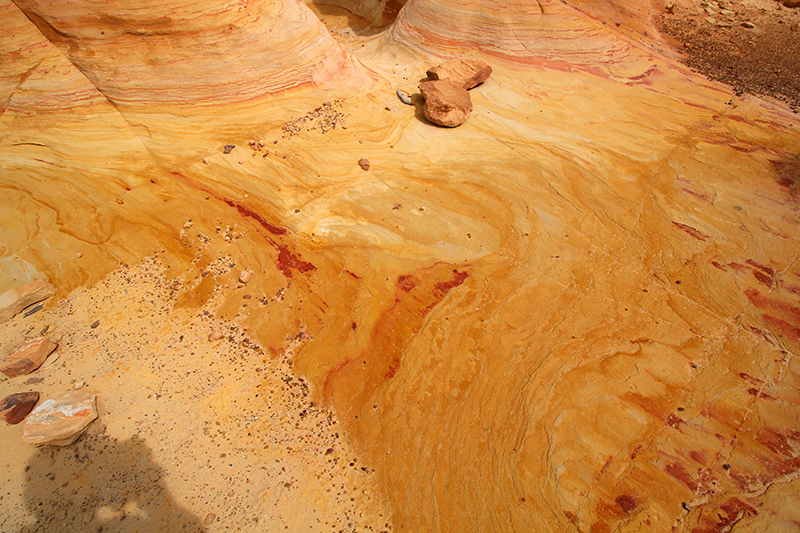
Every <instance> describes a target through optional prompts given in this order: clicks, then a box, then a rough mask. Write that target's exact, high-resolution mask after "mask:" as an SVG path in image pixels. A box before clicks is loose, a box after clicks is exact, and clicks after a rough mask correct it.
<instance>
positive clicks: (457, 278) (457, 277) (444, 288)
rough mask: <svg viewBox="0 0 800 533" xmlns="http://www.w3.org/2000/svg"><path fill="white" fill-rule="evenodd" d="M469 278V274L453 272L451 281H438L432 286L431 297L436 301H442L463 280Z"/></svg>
mask: <svg viewBox="0 0 800 533" xmlns="http://www.w3.org/2000/svg"><path fill="white" fill-rule="evenodd" d="M468 277H469V274H467V273H466V272H459V271H458V270H453V279H452V280H450V281H440V282H438V283H436V284H435V285H434V286H433V296H434V298H437V299H442V298H444V297H445V295H446V294H447V293H448V292H450V291H451V290H452V289H454V288H456V287H458V286H459V285H461V284H462V283H464V280H465V279H467V278H468Z"/></svg>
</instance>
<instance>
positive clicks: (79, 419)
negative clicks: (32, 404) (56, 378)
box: [22, 390, 97, 446]
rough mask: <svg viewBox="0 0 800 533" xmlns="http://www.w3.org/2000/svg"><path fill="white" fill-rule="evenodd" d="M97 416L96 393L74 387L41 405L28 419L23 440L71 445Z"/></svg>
mask: <svg viewBox="0 0 800 533" xmlns="http://www.w3.org/2000/svg"><path fill="white" fill-rule="evenodd" d="M95 418H97V409H96V407H95V396H94V394H89V393H88V392H82V391H76V390H70V391H67V392H62V393H60V394H56V395H55V396H53V397H51V398H48V399H47V400H45V401H43V402H42V403H41V404H39V406H38V407H36V409H34V410H33V412H31V414H29V415H28V418H26V419H25V427H24V429H23V434H22V440H23V441H25V442H27V443H29V444H39V445H43V444H51V445H53V446H68V445H70V444H72V443H73V442H75V441H76V440H77V439H78V437H80V436H81V434H82V433H83V432H84V431H85V430H86V428H87V427H88V426H89V424H91V423H92V421H93V420H94V419H95Z"/></svg>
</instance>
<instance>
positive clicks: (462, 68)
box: [427, 59, 492, 90]
mask: <svg viewBox="0 0 800 533" xmlns="http://www.w3.org/2000/svg"><path fill="white" fill-rule="evenodd" d="M427 75H428V79H429V80H450V81H452V82H453V83H456V84H458V85H461V86H462V87H463V88H465V89H467V90H469V89H472V88H473V87H475V86H477V85H480V84H481V83H483V82H485V81H486V80H488V79H489V76H491V75H492V67H490V66H489V64H488V63H487V62H485V61H481V60H480V59H453V60H450V61H446V62H444V63H442V64H441V65H439V66H438V67H433V68H430V69H428V72H427Z"/></svg>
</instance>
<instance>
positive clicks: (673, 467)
mask: <svg viewBox="0 0 800 533" xmlns="http://www.w3.org/2000/svg"><path fill="white" fill-rule="evenodd" d="M666 471H667V474H669V475H670V476H672V477H674V478H675V479H677V480H678V481H680V482H681V483H683V484H684V485H686V486H687V487H688V488H689V490H691V491H692V492H694V491H696V490H697V483H695V482H694V481H693V480H692V476H691V474H689V472H687V471H686V469H685V468H684V467H683V465H681V464H678V463H672V464H669V465H667V468H666Z"/></svg>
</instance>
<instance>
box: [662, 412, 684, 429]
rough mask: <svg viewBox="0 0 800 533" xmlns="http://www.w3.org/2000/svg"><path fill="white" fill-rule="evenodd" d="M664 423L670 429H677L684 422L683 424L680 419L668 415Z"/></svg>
mask: <svg viewBox="0 0 800 533" xmlns="http://www.w3.org/2000/svg"><path fill="white" fill-rule="evenodd" d="M665 423H666V425H668V426H672V427H674V428H675V429H677V428H678V427H679V426H680V425H681V424H683V423H684V422H683V420H681V419H680V418H678V417H677V416H675V415H669V416H668V417H667V421H666V422H665Z"/></svg>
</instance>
